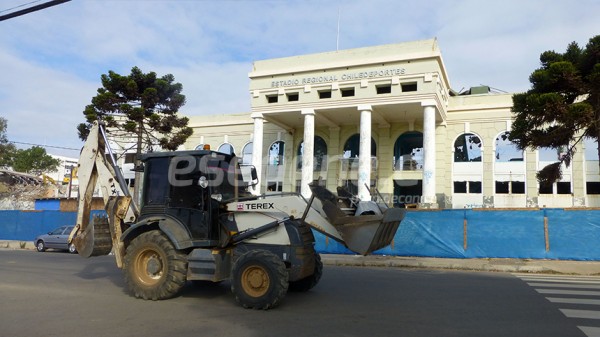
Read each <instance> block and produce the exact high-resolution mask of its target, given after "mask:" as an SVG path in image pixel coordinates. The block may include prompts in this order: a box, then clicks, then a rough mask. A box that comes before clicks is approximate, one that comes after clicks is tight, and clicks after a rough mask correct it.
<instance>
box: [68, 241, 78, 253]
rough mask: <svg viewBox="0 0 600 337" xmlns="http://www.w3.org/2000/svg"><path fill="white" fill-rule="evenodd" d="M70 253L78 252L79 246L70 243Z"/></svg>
mask: <svg viewBox="0 0 600 337" xmlns="http://www.w3.org/2000/svg"><path fill="white" fill-rule="evenodd" d="M69 253H71V254H75V253H77V248H76V247H75V245H74V244H72V243H69Z"/></svg>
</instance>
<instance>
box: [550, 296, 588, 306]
mask: <svg viewBox="0 0 600 337" xmlns="http://www.w3.org/2000/svg"><path fill="white" fill-rule="evenodd" d="M546 299H547V300H548V301H550V302H552V303H568V304H587V305H600V300H591V299H587V298H565V297H546Z"/></svg>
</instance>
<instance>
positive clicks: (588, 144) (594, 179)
mask: <svg viewBox="0 0 600 337" xmlns="http://www.w3.org/2000/svg"><path fill="white" fill-rule="evenodd" d="M583 146H584V152H583V155H584V157H585V187H586V194H594V197H595V199H597V200H594V201H593V202H592V200H589V198H588V205H589V206H592V205H593V206H597V205H598V204H599V202H600V166H599V164H598V163H599V160H598V142H597V141H596V140H595V139H593V138H590V137H586V138H584V139H583Z"/></svg>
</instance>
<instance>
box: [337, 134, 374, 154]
mask: <svg viewBox="0 0 600 337" xmlns="http://www.w3.org/2000/svg"><path fill="white" fill-rule="evenodd" d="M359 152H360V135H359V134H358V133H355V134H353V135H352V136H350V138H348V140H347V141H346V143H345V144H344V155H343V157H344V158H358V153H359ZM375 156H377V145H376V144H375V140H374V139H373V137H371V157H375Z"/></svg>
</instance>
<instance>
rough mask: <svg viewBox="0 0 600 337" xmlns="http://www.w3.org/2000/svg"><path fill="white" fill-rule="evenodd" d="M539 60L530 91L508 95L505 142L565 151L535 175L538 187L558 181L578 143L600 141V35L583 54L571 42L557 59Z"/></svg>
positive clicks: (551, 56)
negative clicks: (510, 104) (508, 124)
mask: <svg viewBox="0 0 600 337" xmlns="http://www.w3.org/2000/svg"><path fill="white" fill-rule="evenodd" d="M540 61H541V67H540V68H539V69H536V70H535V71H534V72H533V73H532V74H531V75H530V76H529V81H530V82H531V84H532V87H531V89H530V90H528V91H527V92H525V93H520V94H515V95H513V108H512V111H513V113H514V115H515V121H514V123H513V128H512V131H511V132H510V136H509V138H510V140H511V141H513V142H514V143H515V144H516V145H517V147H518V148H519V149H520V150H525V149H526V148H528V147H530V148H534V149H535V148H543V147H550V148H556V149H558V148H564V149H565V151H564V152H562V151H561V155H562V156H561V158H560V159H559V161H558V162H556V163H553V164H551V165H548V166H546V167H544V168H543V169H542V170H541V171H540V172H538V174H537V178H538V181H539V182H540V183H546V184H548V183H550V184H551V183H554V182H555V181H557V180H559V179H560V178H561V177H562V172H561V170H560V165H561V163H563V162H564V163H565V164H566V165H567V166H568V165H570V163H571V160H572V159H573V155H574V153H575V146H576V145H577V144H578V143H579V142H581V141H582V140H583V138H585V137H590V138H592V139H594V140H596V141H598V140H600V35H598V36H595V37H592V38H591V39H590V40H589V42H588V44H587V45H586V47H585V48H584V49H582V48H580V47H579V46H578V45H577V43H575V42H572V43H570V44H569V45H568V47H567V50H566V51H565V52H564V53H562V54H561V53H557V52H555V51H546V52H543V53H542V54H541V55H540ZM598 154H599V155H600V147H599V148H598Z"/></svg>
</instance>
